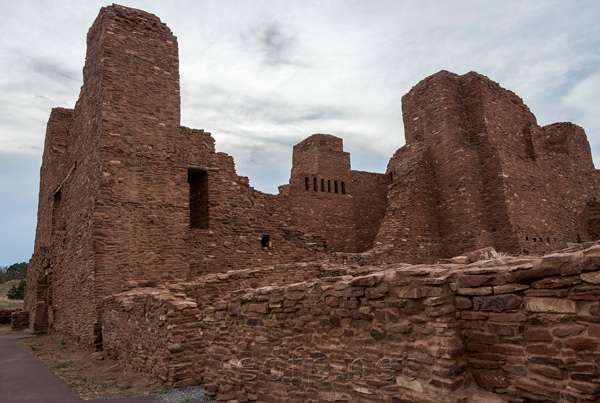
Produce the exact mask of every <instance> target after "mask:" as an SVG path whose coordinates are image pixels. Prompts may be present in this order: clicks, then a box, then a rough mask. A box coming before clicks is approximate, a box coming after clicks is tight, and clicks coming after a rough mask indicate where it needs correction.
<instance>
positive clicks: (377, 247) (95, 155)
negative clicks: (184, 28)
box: [25, 6, 600, 403]
mask: <svg viewBox="0 0 600 403" xmlns="http://www.w3.org/2000/svg"><path fill="white" fill-rule="evenodd" d="M179 98H180V97H179V71H178V54H177V40H176V38H175V36H174V35H173V34H172V33H171V31H170V30H169V28H168V27H167V26H166V25H164V24H163V23H161V22H160V20H159V19H158V18H157V17H155V16H153V15H151V14H148V13H145V12H141V11H139V10H133V9H129V8H125V7H121V6H111V7H106V8H104V9H102V10H101V12H100V14H99V16H98V18H97V20H96V22H95V23H94V25H93V26H92V28H91V29H90V31H89V33H88V53H87V57H86V65H85V67H84V84H83V87H82V89H81V94H80V98H79V100H78V101H77V104H76V105H75V108H74V109H73V110H70V109H63V108H55V109H53V110H52V113H51V115H50V119H49V121H48V126H47V133H46V143H45V150H44V156H43V164H42V168H41V172H40V176H41V180H40V196H39V197H40V199H39V210H38V229H37V233H36V243H35V252H34V255H33V257H32V260H31V264H30V270H29V271H28V279H27V282H28V284H29V286H28V290H27V295H26V301H25V306H26V309H27V311H28V312H29V313H30V315H29V316H30V326H31V327H33V328H34V329H35V330H37V331H50V332H54V333H60V334H61V335H63V336H64V337H68V338H71V339H76V340H78V341H79V342H80V343H82V344H87V345H90V344H96V345H97V346H98V347H100V346H103V347H104V349H105V350H106V351H107V352H108V353H109V354H111V355H113V356H115V357H118V358H119V359H121V360H122V361H123V362H125V363H127V364H128V365H130V366H132V367H134V368H135V369H137V370H141V371H146V372H149V373H152V374H153V375H155V376H157V377H158V378H160V379H162V380H163V381H165V382H167V383H170V384H174V385H183V384H191V383H198V382H204V383H206V384H207V390H208V391H209V392H210V393H211V394H213V395H215V396H216V398H217V399H218V400H231V399H238V400H240V401H244V399H251V400H257V399H258V400H260V401H269V400H268V399H269V396H271V394H272V396H274V397H273V398H272V399H276V400H281V401H291V400H290V399H304V400H308V401H310V400H316V399H321V401H393V402H410V401H415V402H421V401H422V402H430V401H431V402H433V401H436V402H437V401H452V402H454V401H457V402H458V401H464V399H465V396H468V395H469V394H471V393H472V391H473V390H475V391H476V392H477V393H480V391H482V390H487V391H489V392H495V393H496V394H497V395H503V396H505V397H507V399H508V400H509V401H515V402H522V403H525V402H526V401H528V400H527V399H530V400H529V401H531V400H534V401H535V400H539V401H557V399H563V400H565V401H580V402H585V401H595V400H594V399H596V400H597V399H598V395H599V393H600V392H599V391H598V389H597V388H596V386H597V383H596V382H595V381H594V380H595V379H597V377H598V366H599V365H600V363H599V361H598V357H597V353H596V351H597V339H598V337H599V335H598V333H600V332H599V330H598V328H597V324H598V323H600V320H598V316H599V315H598V310H599V309H600V308H598V303H597V301H598V299H599V298H600V297H598V295H597V294H598V293H599V291H598V289H597V287H598V280H597V264H596V263H595V262H596V259H597V250H598V246H596V247H594V248H591V249H589V250H586V251H584V252H581V251H579V252H572V253H569V254H560V255H550V256H547V257H544V258H543V259H541V258H524V259H522V260H518V259H513V258H511V259H508V260H507V262H505V263H502V262H495V263H493V264H492V263H485V264H483V263H477V264H473V265H471V266H466V267H463V266H457V265H450V266H448V265H442V266H408V265H404V264H398V263H397V262H398V261H410V262H435V261H437V260H439V259H440V258H444V257H446V258H450V257H452V256H456V255H459V254H461V253H463V252H464V251H465V250H473V249H476V248H479V247H482V246H494V247H496V248H497V249H498V250H500V251H504V252H512V253H514V254H521V253H523V254H527V253H531V254H542V253H545V252H548V251H551V250H555V249H558V248H563V247H566V246H567V244H568V243H573V242H580V241H586V240H592V239H597V238H598V237H600V224H599V223H600V219H599V218H598V217H600V207H599V206H600V202H598V201H597V200H596V199H595V198H594V195H596V194H597V193H596V192H597V183H598V178H597V172H596V171H595V170H594V168H593V164H592V161H591V153H590V149H589V144H588V143H587V140H586V138H585V133H584V132H583V129H581V128H579V127H577V126H575V125H572V124H568V123H557V124H554V125H549V126H545V127H539V126H538V125H537V123H536V120H535V117H534V116H533V115H532V114H531V112H530V111H529V110H528V109H527V107H526V106H525V105H524V104H523V102H522V100H521V99H520V98H518V97H517V96H516V95H515V94H513V93H512V92H510V91H507V90H504V89H502V88H501V87H500V86H499V85H498V84H496V83H494V82H492V81H491V80H489V79H487V78H486V77H483V76H480V75H478V74H477V73H469V74H466V75H463V76H458V75H455V74H452V73H448V72H440V73H438V74H436V75H434V76H431V77H429V78H427V79H425V80H423V81H422V82H421V83H419V84H417V85H416V86H415V87H414V88H413V89H412V90H411V91H410V92H409V93H408V94H407V95H406V96H405V97H404V98H403V114H404V119H405V133H406V146H404V147H402V148H401V149H400V150H398V151H397V152H396V153H395V154H394V156H393V157H392V159H391V160H390V163H389V165H388V169H387V172H386V174H376V173H369V172H360V171H353V170H351V168H350V158H349V154H348V153H346V152H344V151H343V145H342V139H339V138H337V137H334V136H330V135H323V134H318V135H313V136H311V137H309V138H307V139H306V140H304V141H302V142H301V143H299V144H298V145H296V146H295V147H294V157H293V160H294V161H293V167H292V173H291V177H290V183H289V184H288V185H284V186H282V187H281V188H280V194H279V195H269V194H265V193H262V192H259V191H257V190H255V189H253V188H252V187H250V186H249V182H248V179H247V178H245V177H241V176H239V175H237V173H236V171H235V165H234V162H233V158H232V157H230V156H228V155H226V154H224V153H218V152H216V150H215V144H214V139H213V138H212V136H211V135H210V133H207V132H205V131H203V130H196V129H190V128H186V127H182V126H180V99H179ZM336 182H337V193H336V191H335V184H336ZM342 183H343V186H342ZM554 234H558V235H557V236H556V241H554V238H555V236H554ZM372 246H374V248H372ZM330 252H336V253H333V254H332V253H330ZM357 252H358V253H357ZM327 256H329V259H331V260H332V261H333V262H334V263H325V261H324V259H326V258H327ZM311 261H312V263H310V262H311ZM302 262H305V263H302ZM306 262H309V263H306ZM315 262H320V263H315ZM340 263H341V264H340ZM496 263H498V264H497V265H496V266H494V264H496ZM257 267H258V268H257ZM265 267H266V268H265ZM167 283H168V285H165V284H167ZM567 328H568V329H574V330H565V329H567ZM297 347H306V349H305V350H302V352H299V351H298V350H297ZM308 350H310V352H309V351H308ZM305 352H306V353H309V354H312V355H311V356H310V359H309V357H307V356H304V355H300V356H297V354H304V353H305ZM269 354H271V355H273V357H271V355H269ZM271 358H274V359H271ZM261 360H262V361H261ZM264 360H268V361H267V362H268V363H269V365H270V364H271V363H272V364H273V367H272V368H271V367H269V368H271V369H272V371H271V372H265V371H264V370H265V367H264V366H262V363H264V362H265V361H264ZM307 360H309V361H307ZM310 360H312V361H310ZM347 360H350V363H352V365H350V366H349V367H348V366H347V363H348V361H347ZM356 360H358V361H356ZM382 360H383V361H382ZM307 362H308V364H307ZM363 362H365V363H368V365H371V367H369V368H367V367H364V366H360V368H357V365H358V364H359V363H363ZM239 363H242V364H243V365H242V366H241V367H236V365H237V364H239ZM252 363H257V365H256V366H253V365H252ZM259 363H260V365H259ZM310 363H312V364H310ZM324 363H328V364H331V365H330V367H328V368H327V371H328V372H327V375H328V378H327V379H326V380H322V381H319V382H317V380H318V379H319V378H321V377H322V376H323V375H324V372H323V371H325V369H326V368H324V367H323V366H320V365H321V364H324ZM246 364H251V365H249V366H247V365H246ZM313 364H314V365H313ZM388 364H389V365H388ZM361 365H362V364H361ZM365 365H367V364H365ZM284 367H285V368H284ZM277 368H279V369H282V368H284V370H283V371H282V372H278V370H277ZM367 370H368V371H371V372H369V376H371V375H373V374H374V373H375V374H376V375H377V376H379V375H381V374H382V373H383V374H384V375H385V376H389V375H391V374H393V378H389V379H386V380H382V379H380V377H379V378H377V379H373V378H372V377H371V378H369V377H366V378H361V376H362V375H365V376H366V372H365V371H367ZM373 371H375V372H373ZM273 377H275V378H276V379H275V378H273ZM332 380H333V381H332ZM267 392H269V393H267ZM481 393H483V392H481ZM400 396H402V397H400ZM586 399H587V400H586Z"/></svg>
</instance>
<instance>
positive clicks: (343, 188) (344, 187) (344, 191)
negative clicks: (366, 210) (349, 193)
mask: <svg viewBox="0 0 600 403" xmlns="http://www.w3.org/2000/svg"><path fill="white" fill-rule="evenodd" d="M342 194H343V195H345V194H346V182H342Z"/></svg>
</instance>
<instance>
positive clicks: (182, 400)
mask: <svg viewBox="0 0 600 403" xmlns="http://www.w3.org/2000/svg"><path fill="white" fill-rule="evenodd" d="M154 398H155V399H156V401H157V402H161V403H210V400H208V398H207V397H205V396H204V386H187V387H185V386H184V387H182V388H178V389H171V390H170V391H169V392H167V393H162V394H158V395H155V396H154Z"/></svg>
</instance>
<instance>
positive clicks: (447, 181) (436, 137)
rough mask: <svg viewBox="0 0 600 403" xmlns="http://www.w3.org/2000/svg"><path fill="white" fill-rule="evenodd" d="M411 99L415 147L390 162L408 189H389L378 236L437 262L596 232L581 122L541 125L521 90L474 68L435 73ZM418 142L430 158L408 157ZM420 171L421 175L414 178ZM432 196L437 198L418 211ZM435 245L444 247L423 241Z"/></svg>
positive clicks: (407, 114) (407, 116) (592, 176)
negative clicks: (592, 226)
mask: <svg viewBox="0 0 600 403" xmlns="http://www.w3.org/2000/svg"><path fill="white" fill-rule="evenodd" d="M402 108H403V114H404V122H405V135H406V142H407V146H405V148H404V149H405V150H406V151H404V152H399V153H396V155H394V157H392V159H391V160H390V163H389V165H388V174H391V175H393V176H394V184H392V187H391V189H398V188H399V190H398V191H391V192H390V194H389V195H388V199H389V200H388V206H389V207H388V212H387V214H386V218H385V219H384V221H383V223H382V227H381V229H380V231H379V235H378V238H377V242H378V243H379V244H381V245H394V246H395V247H396V248H397V249H398V250H397V251H396V252H395V254H396V255H397V256H398V257H399V258H401V259H404V260H406V261H411V262H418V261H434V259H435V258H436V257H437V258H439V257H450V256H454V255H457V254H460V253H463V252H465V251H467V250H473V249H477V248H480V247H483V246H486V245H488V246H490V245H491V246H494V247H496V248H497V249H498V250H501V251H506V252H510V253H514V254H519V253H525V254H527V253H534V254H540V253H545V252H548V251H551V250H556V249H560V248H564V247H566V246H567V244H568V243H575V242H581V241H587V240H591V239H596V238H595V235H592V234H590V233H589V232H588V231H589V230H588V227H589V219H590V211H588V203H589V202H590V201H592V200H593V198H594V197H596V196H597V195H598V180H597V174H596V171H595V170H594V167H593V163H592V159H591V152H590V148H589V144H588V142H587V139H586V136H585V133H584V132H583V130H582V129H581V128H579V127H577V126H575V125H572V124H562V123H560V124H558V123H557V124H554V125H549V126H547V127H544V128H541V127H539V126H537V123H536V119H535V116H533V114H532V113H531V112H530V111H529V109H528V108H527V106H525V105H524V104H523V101H522V100H521V99H520V98H519V97H518V96H516V95H515V94H514V93H512V92H510V91H507V90H505V89H503V88H502V87H500V86H499V85H498V84H497V83H495V82H493V81H491V80H490V79H488V78H487V77H484V76H482V75H479V74H477V73H473V72H471V73H468V74H465V75H463V76H458V75H456V74H452V73H449V72H446V71H441V72H439V73H437V74H435V75H433V76H431V77H428V78H426V79H425V80H423V81H421V82H420V83H419V84H417V85H416V86H415V87H413V88H412V89H411V91H410V92H409V93H408V94H406V95H405V96H404V97H403V99H402ZM409 150H410V151H409ZM417 150H421V153H422V155H423V157H421V162H416V161H412V160H411V158H413V159H414V158H418V157H417V156H408V154H409V153H410V154H414V153H415V152H418V151H417ZM427 163H428V164H429V166H427V165H426V164H427ZM420 170H428V172H423V173H421V174H419V172H420ZM416 177H418V180H417V181H416V182H418V184H415V183H410V180H409V179H408V178H416ZM407 186H408V187H409V188H408V189H406V187H407ZM424 196H427V197H429V199H430V203H433V205H432V206H430V208H427V209H425V210H420V211H411V209H412V208H413V206H414V204H415V203H418V201H417V200H418V199H419V198H422V197H424ZM398 214H400V217H403V218H400V217H399V216H398ZM593 214H594V213H593V211H591V217H592V218H593ZM423 223H426V224H425V225H424V224H423ZM411 232H412V234H413V236H412V238H413V239H414V241H412V242H409V243H407V242H408V241H404V239H407V236H406V234H409V233H411ZM432 232H433V233H434V235H433V237H432V236H431V235H430V234H431V233H432ZM436 237H438V241H437V242H438V243H437V245H432V244H435V242H436V241H435V238H436ZM422 238H425V239H422ZM432 239H433V241H432ZM428 241H429V242H428ZM427 244H429V246H428V247H429V248H430V249H432V250H435V253H437V255H436V256H427V255H426V254H424V253H423V251H420V250H418V248H421V247H423V246H425V245H427ZM431 257H433V258H434V259H431Z"/></svg>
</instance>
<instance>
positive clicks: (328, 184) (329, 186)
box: [327, 180, 331, 193]
mask: <svg viewBox="0 0 600 403" xmlns="http://www.w3.org/2000/svg"><path fill="white" fill-rule="evenodd" d="M327 193H331V181H330V180H328V181H327Z"/></svg>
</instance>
